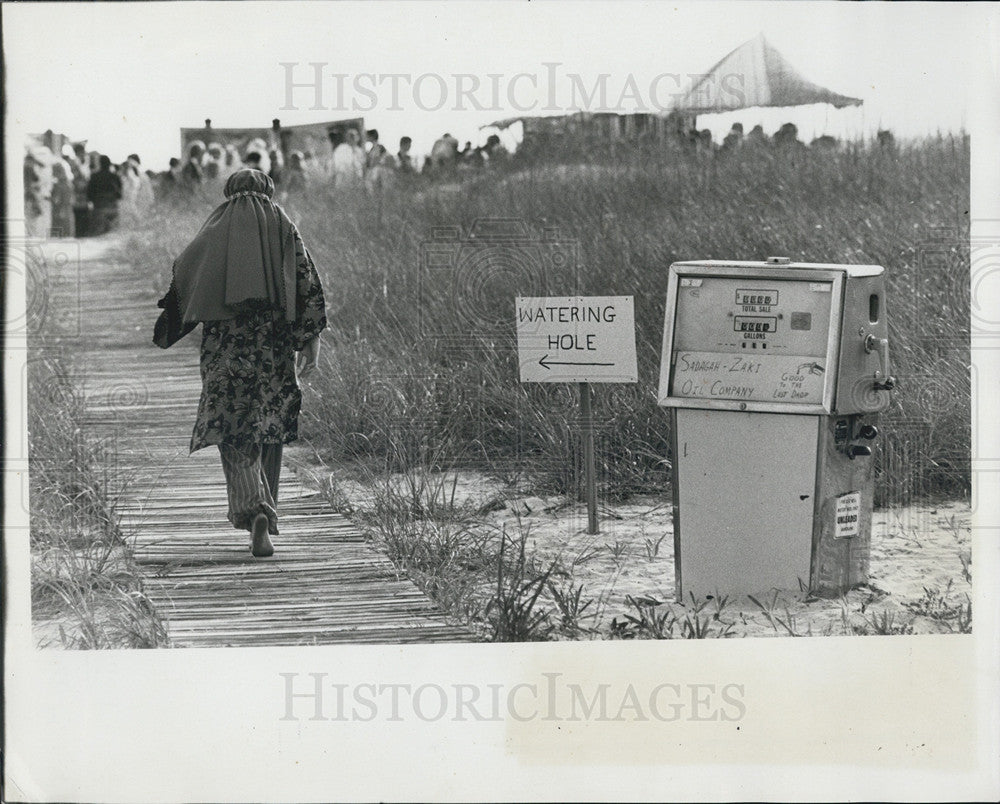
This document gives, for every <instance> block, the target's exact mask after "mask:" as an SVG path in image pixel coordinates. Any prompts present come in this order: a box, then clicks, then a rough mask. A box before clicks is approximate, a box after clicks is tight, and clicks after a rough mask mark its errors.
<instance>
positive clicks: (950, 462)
mask: <svg viewBox="0 0 1000 804" xmlns="http://www.w3.org/2000/svg"><path fill="white" fill-rule="evenodd" d="M969 169H970V167H969V140H968V138H967V137H964V136H957V137H952V136H949V137H937V138H931V139H926V140H922V141H919V142H911V143H904V144H901V145H899V146H898V147H895V148H892V149H883V148H878V147H876V146H871V145H866V144H849V145H847V146H845V147H843V148H842V149H840V150H838V151H835V152H831V151H818V150H812V149H805V148H803V149H788V150H772V149H758V150H750V149H745V150H744V151H742V152H740V153H737V154H732V155H728V156H723V155H720V156H717V157H716V158H715V159H712V160H703V159H697V158H695V156H694V155H692V154H687V153H685V152H681V151H676V150H669V149H664V148H663V147H662V146H637V147H636V148H634V149H630V150H628V151H623V150H622V149H617V150H616V151H615V152H614V153H609V154H603V155H599V156H592V157H591V158H589V159H587V160H585V161H584V160H582V159H580V158H579V157H576V156H574V155H572V154H570V153H567V154H566V155H565V156H564V157H563V158H562V159H559V158H558V157H553V156H552V155H549V156H547V157H546V158H545V159H544V160H543V159H518V158H515V159H513V160H511V161H510V162H509V164H507V165H506V166H504V167H503V168H502V169H499V170H491V171H485V172H481V173H474V174H458V175H456V176H453V177H451V178H449V179H447V180H438V181H435V182H428V181H423V180H421V181H416V182H413V183H410V184H407V185H399V186H397V187H395V188H393V189H392V190H390V191H387V192H385V193H382V194H378V195H372V194H368V193H366V192H364V191H359V192H355V193H350V192H343V191H339V192H338V191H336V190H334V189H333V188H332V187H330V186H329V184H328V183H327V182H323V181H320V180H314V181H313V183H312V185H311V186H310V188H309V189H308V192H307V193H305V194H303V195H302V196H301V197H292V198H289V199H288V200H287V202H286V204H285V205H286V208H287V209H288V211H289V213H290V215H291V216H292V217H293V219H294V220H295V221H296V223H297V224H298V226H299V228H300V230H301V231H302V234H303V237H304V239H305V242H306V243H307V244H308V246H309V247H310V249H311V251H312V253H313V256H314V258H315V260H316V263H317V266H318V268H319V270H320V272H321V275H322V278H323V280H324V287H325V288H326V294H327V304H328V314H329V317H330V322H331V329H332V332H331V333H329V334H328V335H327V336H326V338H325V341H326V344H327V346H326V348H325V350H324V352H323V355H322V358H321V362H322V364H323V365H322V368H323V370H322V371H321V372H320V373H318V374H317V375H315V378H314V379H312V380H311V385H310V387H309V390H308V391H307V394H306V401H305V405H304V411H305V413H304V416H303V423H302V428H301V434H302V437H303V439H304V440H305V441H307V442H308V443H309V444H310V445H311V447H312V449H313V450H315V452H316V454H317V455H318V457H319V458H320V459H321V460H322V461H323V462H325V463H327V464H328V465H331V466H343V465H348V466H356V467H360V468H361V470H362V474H365V475H366V476H367V478H368V480H369V481H370V482H371V484H372V485H373V486H376V485H378V483H379V482H380V481H379V480H378V479H377V478H384V477H388V476H390V475H404V476H405V475H408V474H409V475H412V476H413V477H415V478H421V477H422V478H424V481H423V482H424V483H425V485H424V486H422V487H421V490H418V491H417V492H416V493H415V495H414V494H411V495H409V496H410V498H411V499H406V495H405V494H400V492H399V491H398V489H395V488H394V487H393V488H390V487H388V486H387V487H386V488H387V490H386V491H385V492H384V493H382V495H381V497H380V498H379V499H380V502H377V504H376V505H374V506H373V507H371V508H369V509H368V510H366V511H365V512H354V513H355V515H356V517H357V518H358V520H359V521H361V522H362V523H363V524H364V525H365V527H366V528H367V529H368V530H369V532H370V533H372V534H373V538H374V539H375V540H378V541H381V543H382V544H383V546H384V547H385V548H386V550H387V551H388V552H389V554H390V555H391V556H393V558H394V560H395V561H397V563H398V564H399V565H400V566H402V567H404V568H405V569H406V570H407V572H409V573H410V574H411V575H412V576H414V577H415V578H416V579H417V581H418V583H419V584H420V585H421V586H423V587H424V588H425V589H426V590H427V591H428V593H429V594H432V595H433V596H434V597H435V598H436V599H438V600H439V602H443V604H444V605H445V607H446V608H448V610H449V611H451V612H452V613H457V614H459V615H461V616H462V617H463V619H466V620H469V621H475V622H478V623H480V625H481V626H482V627H483V629H484V633H486V634H487V635H488V636H489V637H490V638H495V639H501V638H502V639H533V638H545V637H547V636H550V635H551V632H552V629H553V628H554V627H555V626H553V622H555V620H558V619H559V615H560V612H561V613H562V619H563V621H564V623H569V625H567V626H566V627H565V628H563V629H562V630H563V633H567V634H569V633H577V634H578V633H580V632H581V627H580V625H579V622H577V620H578V618H577V617H576V616H575V615H574V612H576V614H579V613H580V612H581V611H582V609H581V607H583V608H585V607H586V606H587V600H588V598H587V597H586V595H582V596H581V594H580V592H581V590H579V589H574V588H573V586H572V579H569V583H570V585H569V586H566V587H563V586H560V585H558V584H557V583H556V582H557V581H558V582H560V583H561V581H560V576H559V575H558V568H556V569H555V570H553V569H552V568H549V567H544V566H533V565H531V564H530V560H529V559H524V556H523V552H522V551H521V549H522V547H523V544H524V539H523V538H522V537H516V538H513V540H512V541H508V539H509V538H510V537H509V535H501V536H498V537H495V538H486V537H485V536H483V535H482V534H481V533H477V532H476V531H475V530H474V529H470V528H469V527H468V526H467V523H466V522H464V521H463V520H461V519H459V520H456V518H455V516H454V513H453V512H451V513H449V512H448V509H449V506H445V505H441V502H440V501H438V504H437V508H438V510H437V513H436V514H434V512H431V511H429V510H428V506H431V505H432V503H431V502H429V498H426V496H425V497H422V496H421V494H424V492H427V491H428V490H429V489H431V488H432V487H433V484H429V481H427V480H426V478H429V477H431V476H439V475H440V473H442V472H447V471H461V470H462V469H470V468H475V469H478V470H481V471H485V472H487V473H488V474H491V475H493V476H495V477H497V478H500V479H506V480H509V479H511V478H517V479H518V481H519V482H520V483H521V484H522V485H527V486H529V487H530V488H532V489H534V490H535V491H537V492H538V493H561V494H566V495H570V496H576V497H579V495H580V494H581V490H582V489H581V478H582V472H581V456H580V454H579V449H578V442H577V435H576V434H577V429H578V428H577V424H578V415H579V414H578V400H577V398H576V390H575V389H574V388H572V387H569V386H558V385H536V384H531V385H522V384H521V383H519V382H518V372H517V360H516V352H515V349H514V301H513V300H514V297H515V296H516V295H571V294H583V295H605V294H606V295H619V294H621V295H634V296H635V301H636V304H635V313H636V341H637V350H638V363H639V382H638V383H637V384H636V385H633V386H626V385H621V386H600V387H597V388H595V399H594V413H595V417H596V421H597V427H598V432H597V458H598V462H599V466H598V478H599V486H600V491H599V493H600V495H601V497H602V499H603V500H604V501H614V500H620V499H626V498H628V497H629V496H631V495H633V494H637V493H648V492H654V493H662V494H667V493H668V490H669V483H670V465H669V461H668V460H667V449H668V444H669V432H668V418H667V415H666V413H665V412H664V411H663V410H662V409H660V408H659V407H658V406H657V405H656V399H655V389H656V382H657V378H658V372H659V362H660V354H659V352H660V341H661V338H662V327H663V315H664V303H665V291H666V273H667V268H668V266H669V265H670V264H671V263H672V262H674V261H676V260H692V259H747V260H759V259H763V258H765V257H768V256H772V255H781V256H786V257H789V258H791V259H792V260H793V261H806V262H830V263H855V264H868V263H876V264H879V265H882V266H884V267H885V269H886V275H887V282H888V298H887V314H888V318H889V325H890V343H891V346H890V351H891V357H892V364H893V365H892V370H893V373H894V374H895V375H896V377H897V380H898V390H897V391H896V392H895V393H894V394H893V400H892V406H891V408H890V409H889V410H888V411H887V412H886V413H884V414H882V416H881V425H880V430H881V433H882V435H880V437H879V438H880V443H879V445H878V446H879V448H878V449H877V450H876V458H875V460H876V504H877V505H882V506H885V505H904V504H909V503H912V502H915V501H920V500H929V499H934V498H959V499H967V498H968V495H969V493H970V485H971V467H970V398H971V389H970V375H969V364H970V352H969V334H970V288H969V250H968V237H969V223H970V222H969ZM221 200H222V194H221V187H219V186H212V187H207V188H206V191H205V193H204V196H203V197H202V198H200V199H198V200H196V201H195V202H194V203H190V204H185V205H184V206H161V207H159V208H158V209H157V213H156V215H155V216H153V218H152V219H151V220H150V221H149V222H148V224H146V225H144V227H143V228H141V229H138V230H136V231H135V232H133V233H132V235H131V239H130V242H129V243H128V248H127V250H126V252H127V253H129V254H131V255H132V259H133V260H134V262H135V264H136V266H137V268H138V267H141V268H142V270H143V271H144V272H146V273H147V274H148V275H149V276H150V283H151V288H152V289H154V290H156V291H158V292H162V291H163V290H165V289H166V286H167V283H168V281H169V270H170V263H171V261H172V259H173V257H174V256H176V255H177V253H179V251H180V250H181V248H183V246H184V245H186V243H187V242H188V241H189V239H190V237H191V236H192V235H193V234H194V233H195V232H196V231H197V229H198V227H199V226H200V225H201V222H202V221H203V220H204V217H205V215H206V214H207V213H208V211H209V210H210V209H211V208H212V207H213V206H214V205H215V204H217V203H219V202H220V201H221ZM509 219H516V220H520V221H522V222H523V224H524V226H525V227H526V228H525V229H524V236H523V237H522V238H521V239H520V240H517V241H514V242H510V241H508V242H507V243H505V244H504V245H502V246H499V247H497V246H495V245H494V246H490V245H488V244H487V245H483V243H484V241H483V240H482V239H479V240H475V239H473V240H471V241H470V234H471V233H473V232H474V231H476V230H477V229H478V230H479V231H483V230H484V229H483V224H484V222H485V223H489V222H491V221H492V222H493V223H494V224H496V222H497V221H498V220H509ZM477 222H479V223H478V224H477ZM488 228H489V227H487V229H488ZM449 249H450V250H451V252H452V254H453V256H454V258H453V259H452V260H451V262H448V261H447V260H446V261H445V263H444V264H441V263H440V262H439V261H435V260H434V259H432V257H431V255H432V254H436V253H439V252H440V251H442V250H443V251H448V250H449ZM491 249H492V250H491ZM428 484H429V485H428ZM414 499H416V503H415V502H414ZM494 536H495V535H494ZM519 545H520V546H519ZM501 548H502V549H501ZM519 557H520V558H519ZM529 558H530V557H529ZM522 559H523V560H522ZM519 561H520V564H519ZM547 573H548V574H547ZM470 578H472V579H473V580H470ZM490 588H492V591H490ZM484 589H486V590H487V591H485V592H484V591H483V590H484ZM929 594H930V593H929ZM540 596H547V597H548V599H549V601H550V602H551V603H553V605H552V607H550V609H549V611H550V612H551V614H552V618H554V619H553V620H550V619H548V618H545V617H542V618H539V616H538V611H539V609H538V608H537V604H538V600H539V597H540ZM654 604H655V605H654ZM658 605H659V604H657V603H656V602H655V601H652V602H651V601H643V600H636V601H634V602H633V608H632V612H631V614H630V615H629V617H626V618H625V619H622V620H621V621H619V622H618V623H617V624H616V625H615V628H616V629H617V631H616V634H617V635H619V636H622V637H625V638H631V637H632V636H635V635H640V636H649V635H656V634H666V633H676V634H678V635H685V636H694V637H699V636H705V635H708V636H712V635H719V636H723V635H727V634H728V632H727V631H726V629H725V628H724V627H722V626H720V625H719V622H720V620H719V618H718V617H717V616H716V615H717V614H718V612H715V613H714V614H713V615H711V616H710V615H709V613H708V612H701V611H700V610H699V611H696V612H695V613H694V615H693V619H684V618H683V617H681V618H680V619H678V618H676V617H674V616H673V615H672V614H670V615H668V616H666V618H664V614H663V610H662V609H658V608H657V606H658ZM930 605H931V603H928V606H930ZM678 616H679V615H678ZM706 617H707V618H708V619H705V618H706ZM699 618H701V619H699ZM774 622H775V623H777V622H780V620H779V619H778V617H777V615H775V619H774ZM557 625H558V623H557ZM865 627H866V628H868V629H869V630H871V631H875V632H878V631H879V630H880V629H881V630H889V631H892V630H893V628H894V625H893V624H892V623H887V622H882V623H878V624H872V623H869V624H868V625H867V626H865Z"/></svg>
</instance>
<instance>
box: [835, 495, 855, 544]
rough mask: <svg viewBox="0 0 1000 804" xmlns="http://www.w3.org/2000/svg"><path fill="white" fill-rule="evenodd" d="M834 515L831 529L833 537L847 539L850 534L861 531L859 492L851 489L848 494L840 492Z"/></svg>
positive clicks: (853, 534)
mask: <svg viewBox="0 0 1000 804" xmlns="http://www.w3.org/2000/svg"><path fill="white" fill-rule="evenodd" d="M834 516H836V518H837V519H836V522H835V527H834V531H833V538H834V539H849V538H850V537H852V536H857V535H858V534H859V533H860V532H861V529H860V517H861V493H860V492H857V491H852V492H851V493H850V494H841V495H840V496H839V497H838V498H837V507H836V512H835V514H834Z"/></svg>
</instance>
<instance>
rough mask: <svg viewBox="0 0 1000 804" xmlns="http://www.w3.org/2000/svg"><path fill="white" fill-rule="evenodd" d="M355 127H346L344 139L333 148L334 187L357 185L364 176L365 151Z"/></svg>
mask: <svg viewBox="0 0 1000 804" xmlns="http://www.w3.org/2000/svg"><path fill="white" fill-rule="evenodd" d="M360 142H361V136H360V135H359V134H358V132H357V130H356V129H353V128H352V129H348V131H347V134H346V136H345V138H344V141H343V142H342V143H340V145H338V146H337V147H336V148H334V149H333V184H334V186H335V187H338V188H343V187H357V186H359V185H360V184H361V182H362V181H363V180H364V176H365V152H364V149H362V147H361V145H360Z"/></svg>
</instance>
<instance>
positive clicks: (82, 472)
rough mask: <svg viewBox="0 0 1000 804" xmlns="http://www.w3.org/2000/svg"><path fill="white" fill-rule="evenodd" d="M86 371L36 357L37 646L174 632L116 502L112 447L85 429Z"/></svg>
mask: <svg viewBox="0 0 1000 804" xmlns="http://www.w3.org/2000/svg"><path fill="white" fill-rule="evenodd" d="M79 389H80V381H79V378H78V377H75V376H74V375H73V374H71V373H70V371H69V369H68V368H67V366H66V364H65V363H64V362H63V361H62V360H61V359H60V358H59V357H58V356H56V355H55V354H53V353H52V352H51V350H46V352H45V356H44V357H38V358H35V359H33V360H31V361H30V362H29V364H28V398H29V399H30V400H31V404H30V405H29V406H28V438H29V467H28V468H29V495H30V505H31V517H30V539H31V556H32V559H31V560H32V567H31V605H32V621H33V625H34V631H35V641H36V644H37V645H38V646H39V647H61V648H87V649H93V648H151V647H158V646H161V645H163V644H165V642H166V633H165V631H164V629H163V626H162V623H161V622H160V620H159V619H158V617H157V615H156V612H155V611H154V610H153V608H152V605H151V604H150V602H149V600H148V599H147V598H146V596H145V594H144V593H143V590H142V585H141V581H140V577H139V573H138V571H137V568H136V566H135V562H134V560H133V558H132V545H131V540H130V539H129V538H128V536H127V534H125V533H123V532H122V530H121V527H120V521H119V515H118V512H117V503H118V498H119V495H120V493H121V491H120V489H121V483H120V482H116V481H120V480H121V478H117V477H115V476H114V471H115V470H114V468H113V467H114V465H115V461H114V456H113V455H111V454H109V451H108V449H107V448H106V446H105V445H104V444H102V443H101V442H99V441H97V440H96V439H94V438H93V437H92V436H89V435H88V434H87V433H86V426H85V425H84V424H82V418H83V400H82V397H81V394H80V392H79Z"/></svg>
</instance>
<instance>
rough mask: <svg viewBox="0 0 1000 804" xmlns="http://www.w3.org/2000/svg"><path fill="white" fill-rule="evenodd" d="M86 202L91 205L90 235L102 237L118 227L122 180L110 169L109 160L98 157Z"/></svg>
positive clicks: (104, 157) (88, 187)
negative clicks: (96, 167)
mask: <svg viewBox="0 0 1000 804" xmlns="http://www.w3.org/2000/svg"><path fill="white" fill-rule="evenodd" d="M87 200H88V201H89V202H90V204H91V211H90V223H91V225H90V233H91V234H94V235H102V234H106V233H107V232H110V231H111V230H112V229H114V228H115V227H116V226H117V225H118V204H119V203H120V202H121V200H122V180H121V177H119V175H118V174H117V173H115V172H114V171H113V170H112V169H111V159H110V158H109V157H107V156H105V155H104V154H101V155H100V156H99V157H98V169H97V171H96V172H94V173H91V174H90V181H89V182H88V183H87Z"/></svg>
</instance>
